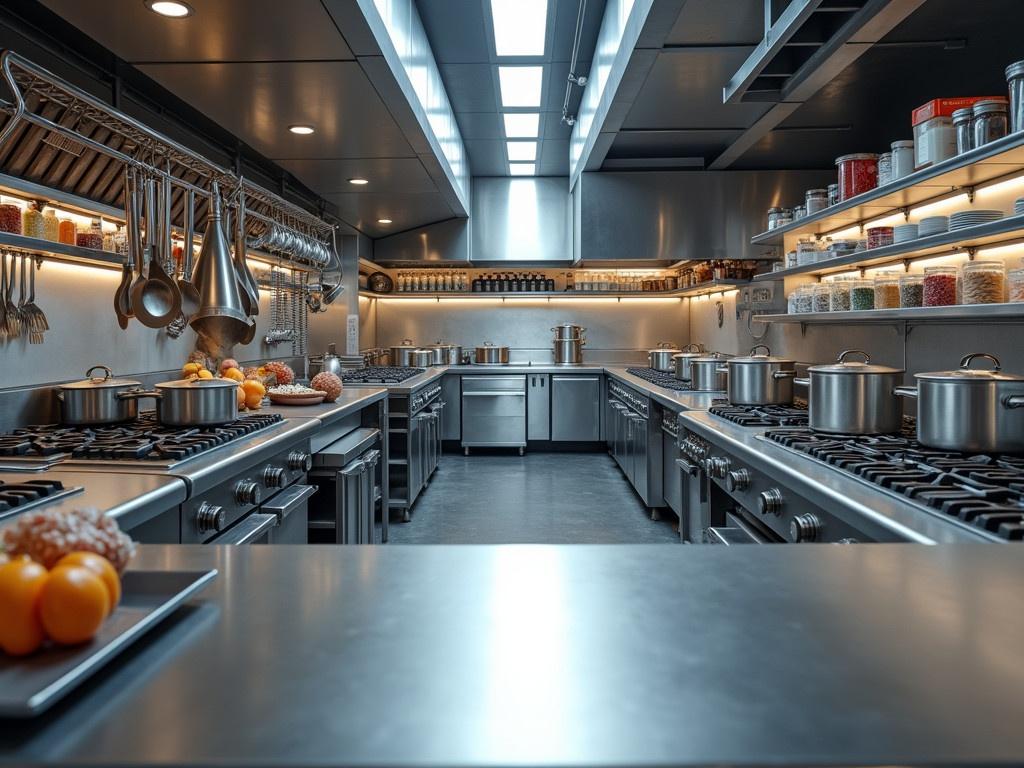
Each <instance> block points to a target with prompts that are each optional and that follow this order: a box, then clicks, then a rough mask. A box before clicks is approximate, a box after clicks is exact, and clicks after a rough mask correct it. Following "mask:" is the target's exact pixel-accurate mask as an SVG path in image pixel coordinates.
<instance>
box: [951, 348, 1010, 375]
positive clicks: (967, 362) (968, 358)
mask: <svg viewBox="0 0 1024 768" xmlns="http://www.w3.org/2000/svg"><path fill="white" fill-rule="evenodd" d="M979 357H983V358H985V359H986V360H990V361H992V370H994V371H1000V370H1002V368H1003V366H1002V365H1001V364H1000V363H999V358H998V357H996V356H995V355H990V354H988V353H987V352H972V353H971V354H969V355H964V357H963V359H962V360H961V361H960V367H961V368H970V367H971V363H972V362H973V361H974V360H976V359H977V358H979Z"/></svg>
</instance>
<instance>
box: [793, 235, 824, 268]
mask: <svg viewBox="0 0 1024 768" xmlns="http://www.w3.org/2000/svg"><path fill="white" fill-rule="evenodd" d="M820 255H821V254H820V252H819V251H818V244H817V243H816V242H815V241H814V240H801V241H800V242H799V243H797V244H796V265H797V266H798V267H805V266H807V265H808V264H814V263H815V262H817V261H818V259H819V258H820Z"/></svg>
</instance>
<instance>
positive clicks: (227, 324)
mask: <svg viewBox="0 0 1024 768" xmlns="http://www.w3.org/2000/svg"><path fill="white" fill-rule="evenodd" d="M192 281H193V282H194V283H195V286H196V289H197V290H198V291H199V311H198V312H196V313H195V314H194V315H193V316H192V319H191V321H190V322H189V325H190V326H192V328H193V330H195V331H196V332H197V333H200V334H204V335H207V336H211V337H215V338H218V339H220V340H221V341H222V342H227V341H238V339H240V338H242V336H243V335H244V333H245V332H246V331H247V330H248V328H249V318H248V316H247V315H246V313H245V310H244V309H243V305H242V297H241V294H240V288H239V285H238V280H237V278H236V276H235V266H234V263H233V262H232V260H231V249H230V247H229V246H228V240H227V237H225V235H224V228H223V226H222V224H221V202H220V191H219V189H218V187H217V182H213V188H212V194H211V198H210V207H209V214H208V215H207V217H206V232H205V233H204V234H203V247H202V249H201V250H200V251H199V260H198V261H197V262H196V266H195V272H194V275H193V278H192Z"/></svg>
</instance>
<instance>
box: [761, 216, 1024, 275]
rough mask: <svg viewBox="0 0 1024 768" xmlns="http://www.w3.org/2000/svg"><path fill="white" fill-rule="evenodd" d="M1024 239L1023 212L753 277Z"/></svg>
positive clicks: (824, 271)
mask: <svg viewBox="0 0 1024 768" xmlns="http://www.w3.org/2000/svg"><path fill="white" fill-rule="evenodd" d="M1022 241H1024V216H1007V217H1006V218H1003V219H999V220H998V221H992V222H989V223H988V224H979V225H978V226H976V227H965V228H964V229H959V230H955V231H953V232H943V233H941V234H938V235H931V236H930V237H919V238H917V239H915V240H909V241H907V242H905V243H897V244H895V245H886V246H884V247H882V248H870V249H868V250H866V251H857V252H856V253H851V254H850V255H848V256H840V257H838V258H832V259H825V260H823V261H816V262H814V263H813V264H805V265H803V266H800V267H790V268H788V269H780V270H777V271H775V272H765V273H764V274H760V275H756V276H755V277H754V280H780V279H782V278H784V277H793V276H796V275H829V274H834V273H836V272H851V271H853V270H856V269H868V268H871V267H880V266H885V265H887V264H899V263H902V262H909V261H913V260H916V259H923V258H928V257H931V256H937V255H939V254H943V253H951V252H954V251H960V252H965V251H966V252H968V253H970V252H972V251H973V250H974V249H975V248H982V247H985V246H996V245H1010V244H1012V243H1014V242H1022Z"/></svg>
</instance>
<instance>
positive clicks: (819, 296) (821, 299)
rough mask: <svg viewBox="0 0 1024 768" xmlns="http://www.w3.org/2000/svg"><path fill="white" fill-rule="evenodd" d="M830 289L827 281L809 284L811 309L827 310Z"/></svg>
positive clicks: (816, 310) (814, 310)
mask: <svg viewBox="0 0 1024 768" xmlns="http://www.w3.org/2000/svg"><path fill="white" fill-rule="evenodd" d="M831 293H832V289H831V287H830V286H829V284H828V283H818V284H817V285H812V286H811V311H812V312H828V311H829V310H830V296H831Z"/></svg>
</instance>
